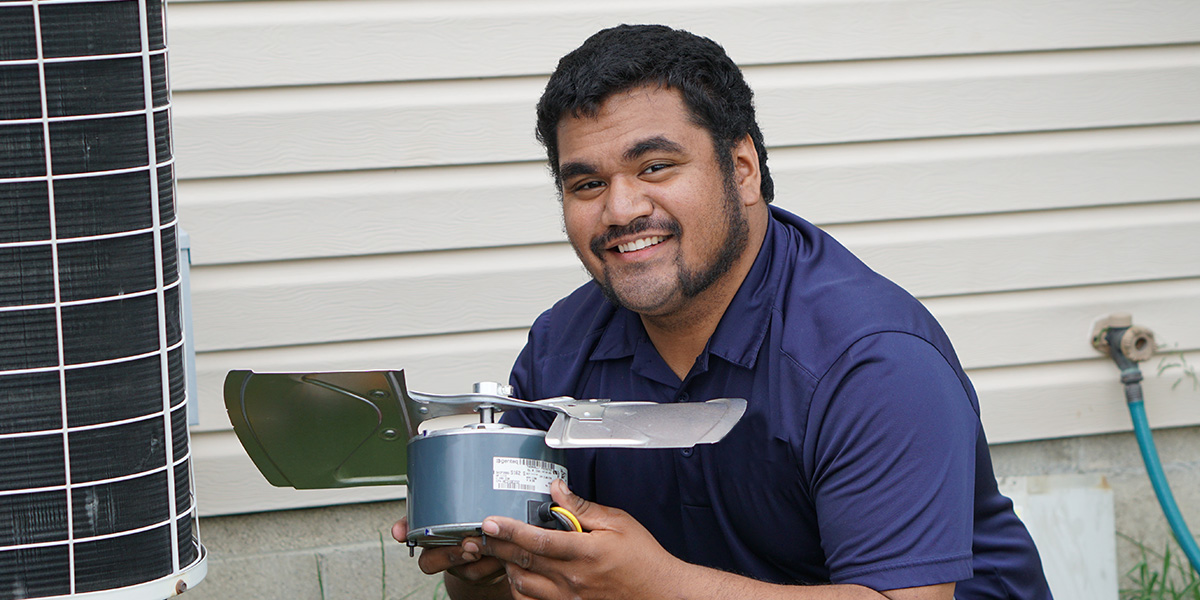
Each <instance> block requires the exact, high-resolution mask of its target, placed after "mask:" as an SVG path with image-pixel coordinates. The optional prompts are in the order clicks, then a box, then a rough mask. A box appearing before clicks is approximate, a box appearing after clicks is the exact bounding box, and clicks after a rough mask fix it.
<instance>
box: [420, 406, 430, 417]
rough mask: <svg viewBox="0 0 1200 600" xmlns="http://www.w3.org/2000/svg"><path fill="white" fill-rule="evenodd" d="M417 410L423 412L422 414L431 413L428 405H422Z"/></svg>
mask: <svg viewBox="0 0 1200 600" xmlns="http://www.w3.org/2000/svg"><path fill="white" fill-rule="evenodd" d="M417 412H419V413H421V414H423V415H427V414H429V407H428V406H422V407H420V408H418V409H417Z"/></svg>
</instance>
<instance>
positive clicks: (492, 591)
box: [392, 517, 510, 599]
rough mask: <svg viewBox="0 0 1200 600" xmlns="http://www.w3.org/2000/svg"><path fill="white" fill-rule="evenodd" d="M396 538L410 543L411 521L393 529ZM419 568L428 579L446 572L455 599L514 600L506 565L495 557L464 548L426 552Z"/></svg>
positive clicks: (427, 550)
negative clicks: (409, 525) (512, 599)
mask: <svg viewBox="0 0 1200 600" xmlns="http://www.w3.org/2000/svg"><path fill="white" fill-rule="evenodd" d="M392 537H393V538H396V541H397V542H400V543H405V542H406V541H407V539H408V518H407V517H404V518H401V519H400V520H399V521H397V522H396V524H395V525H392ZM417 566H418V567H420V569H421V571H422V572H424V573H426V574H428V575H434V574H437V573H442V572H445V573H446V575H447V577H446V591H447V592H449V594H450V597H451V598H464V599H465V598H481V599H483V598H489V599H490V598H508V597H510V596H509V594H508V577H507V576H506V575H505V571H504V563H502V562H500V560H499V559H496V558H494V557H491V556H480V555H479V554H478V553H472V552H467V551H465V550H463V548H462V546H440V547H436V548H422V549H421V556H420V557H419V558H418V559H417Z"/></svg>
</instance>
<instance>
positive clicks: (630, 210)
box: [601, 177, 654, 227]
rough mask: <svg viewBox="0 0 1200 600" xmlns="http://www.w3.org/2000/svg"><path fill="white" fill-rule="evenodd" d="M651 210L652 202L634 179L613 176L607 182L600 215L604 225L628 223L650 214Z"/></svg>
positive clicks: (652, 209)
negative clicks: (602, 212) (602, 211)
mask: <svg viewBox="0 0 1200 600" xmlns="http://www.w3.org/2000/svg"><path fill="white" fill-rule="evenodd" d="M653 212H654V202H653V201H652V200H651V199H650V198H649V197H648V196H646V194H645V193H643V190H642V189H641V186H639V185H637V182H636V180H635V181H630V180H629V179H628V178H626V177H614V178H613V179H612V180H611V181H610V182H609V184H608V193H607V194H606V195H605V200H604V214H603V215H602V216H601V218H602V219H603V221H604V225H605V226H609V227H612V226H616V227H621V226H624V225H628V224H630V223H631V222H633V221H634V220H635V219H639V218H641V217H648V216H650V214H651V213H653Z"/></svg>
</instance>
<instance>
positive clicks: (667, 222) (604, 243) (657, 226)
mask: <svg viewBox="0 0 1200 600" xmlns="http://www.w3.org/2000/svg"><path fill="white" fill-rule="evenodd" d="M652 229H653V230H658V231H665V232H667V233H669V234H671V235H672V236H675V237H679V235H680V234H681V233H683V229H682V228H680V226H679V222H678V221H676V220H674V219H654V220H651V219H650V217H638V218H636V219H634V220H633V221H630V222H629V223H628V224H626V225H620V226H617V225H613V226H611V227H609V228H608V230H607V231H605V232H604V233H603V234H601V235H599V236H596V237H595V238H592V242H591V243H590V244H588V249H589V250H591V251H592V254H594V255H596V256H599V257H603V256H604V251H605V250H607V249H608V248H609V246H612V243H613V241H614V240H616V239H618V238H621V237H624V236H627V235H637V234H639V233H641V232H643V231H649V230H652Z"/></svg>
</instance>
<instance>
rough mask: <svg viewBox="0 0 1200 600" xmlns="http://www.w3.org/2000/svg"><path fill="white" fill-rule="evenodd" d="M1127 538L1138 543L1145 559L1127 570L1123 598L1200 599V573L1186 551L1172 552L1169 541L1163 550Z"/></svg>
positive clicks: (1127, 599)
mask: <svg viewBox="0 0 1200 600" xmlns="http://www.w3.org/2000/svg"><path fill="white" fill-rule="evenodd" d="M1117 535H1120V536H1121V537H1122V538H1124V539H1125V540H1127V541H1129V542H1130V543H1132V544H1133V545H1135V546H1137V548H1138V551H1139V552H1140V553H1141V559H1140V560H1139V561H1138V563H1137V564H1136V565H1134V567H1133V568H1132V569H1130V570H1129V572H1127V573H1125V584H1126V585H1129V586H1130V587H1123V588H1121V600H1200V574H1197V573H1196V571H1195V569H1192V566H1191V565H1190V564H1189V563H1188V561H1187V557H1186V556H1183V554H1182V550H1180V551H1179V552H1174V553H1173V552H1171V547H1172V545H1173V543H1172V542H1168V543H1167V545H1166V547H1165V548H1163V551H1162V552H1156V551H1154V550H1151V549H1150V548H1147V547H1146V545H1145V544H1142V543H1141V542H1139V541H1137V540H1135V539H1133V538H1131V537H1129V536H1127V535H1124V534H1117Z"/></svg>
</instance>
